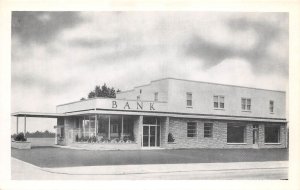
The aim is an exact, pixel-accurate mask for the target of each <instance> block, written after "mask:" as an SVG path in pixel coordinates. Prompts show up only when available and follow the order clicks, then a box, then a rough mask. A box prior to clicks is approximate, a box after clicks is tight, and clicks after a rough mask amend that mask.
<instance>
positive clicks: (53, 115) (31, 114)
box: [11, 112, 65, 135]
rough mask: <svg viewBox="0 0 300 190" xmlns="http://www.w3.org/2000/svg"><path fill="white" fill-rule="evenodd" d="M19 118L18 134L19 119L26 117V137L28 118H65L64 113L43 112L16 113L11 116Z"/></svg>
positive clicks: (17, 130)
mask: <svg viewBox="0 0 300 190" xmlns="http://www.w3.org/2000/svg"><path fill="white" fill-rule="evenodd" d="M11 115H12V116H15V117H17V126H16V132H17V134H18V133H19V117H24V135H26V117H39V118H59V117H63V116H65V114H63V113H41V112H15V113H12V114H11Z"/></svg>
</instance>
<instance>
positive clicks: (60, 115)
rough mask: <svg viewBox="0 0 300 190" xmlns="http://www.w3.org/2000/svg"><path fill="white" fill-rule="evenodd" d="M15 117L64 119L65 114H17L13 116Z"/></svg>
mask: <svg viewBox="0 0 300 190" xmlns="http://www.w3.org/2000/svg"><path fill="white" fill-rule="evenodd" d="M11 115H12V116H15V117H40V118H58V117H63V116H65V114H63V113H42V112H15V113H12V114H11Z"/></svg>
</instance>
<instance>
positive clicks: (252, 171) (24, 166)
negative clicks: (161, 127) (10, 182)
mask: <svg viewBox="0 0 300 190" xmlns="http://www.w3.org/2000/svg"><path fill="white" fill-rule="evenodd" d="M219 164H220V163H219ZM239 164H240V163H239ZM264 164H265V163H264ZM225 165H228V164H225ZM266 165H267V163H266ZM272 165H276V163H275V164H274V162H273V163H272ZM174 166H175V167H176V165H173V167H174ZM220 166H221V165H220ZM286 166H287V164H286ZM286 166H283V165H282V164H281V165H279V166H278V167H273V166H271V167H265V168H261V167H259V168H244V169H236V168H233V169H228V168H227V169H208V170H203V169H201V170H200V169H199V170H197V168H196V167H195V168H196V169H195V170H190V171H179V169H178V170H177V171H176V170H173V171H172V169H170V170H169V171H168V170H165V169H164V170H152V171H149V172H141V173H138V172H136V173H135V172H133V173H127V172H125V173H117V174H114V173H111V174H108V175H107V174H105V173H103V174H99V173H93V171H94V170H95V169H97V170H99V168H93V171H91V174H89V175H87V174H84V173H83V174H75V173H73V174H72V173H69V174H67V173H63V172H62V173H58V172H56V171H57V170H48V171H45V170H43V169H42V168H39V167H36V166H34V165H31V164H28V163H26V162H23V161H20V160H17V159H14V158H12V179H14V180H21V179H25V180H27V179H28V180H30V179H35V180H38V179H41V180H56V179H73V180H78V179H79V180H189V179H191V180H237V179H250V180H251V179H253V180H255V179H258V180H262V179H268V180H269V179H272V180H279V179H287V178H288V168H287V167H286ZM140 167H143V166H140ZM145 167H147V166H145ZM179 167H182V166H179ZM83 169H84V168H82V170H83ZM133 169H134V168H133ZM58 171H64V170H61V169H60V170H58Z"/></svg>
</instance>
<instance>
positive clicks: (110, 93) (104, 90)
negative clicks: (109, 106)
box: [80, 83, 121, 100]
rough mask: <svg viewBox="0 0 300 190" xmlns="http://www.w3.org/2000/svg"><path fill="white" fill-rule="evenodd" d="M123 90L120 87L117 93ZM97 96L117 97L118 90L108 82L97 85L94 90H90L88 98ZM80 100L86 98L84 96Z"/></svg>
mask: <svg viewBox="0 0 300 190" xmlns="http://www.w3.org/2000/svg"><path fill="white" fill-rule="evenodd" d="M119 92H121V90H120V89H118V90H117V93H119ZM95 97H107V98H116V90H115V89H114V87H108V86H107V85H106V83H104V84H103V85H102V86H99V85H96V86H95V88H94V90H92V91H90V92H89V94H88V98H95ZM80 100H85V98H84V97H82V98H81V99H80Z"/></svg>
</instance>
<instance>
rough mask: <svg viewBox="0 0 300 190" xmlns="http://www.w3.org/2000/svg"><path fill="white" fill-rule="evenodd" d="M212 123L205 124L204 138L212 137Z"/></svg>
mask: <svg viewBox="0 0 300 190" xmlns="http://www.w3.org/2000/svg"><path fill="white" fill-rule="evenodd" d="M212 129H213V124H212V123H204V137H212Z"/></svg>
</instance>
